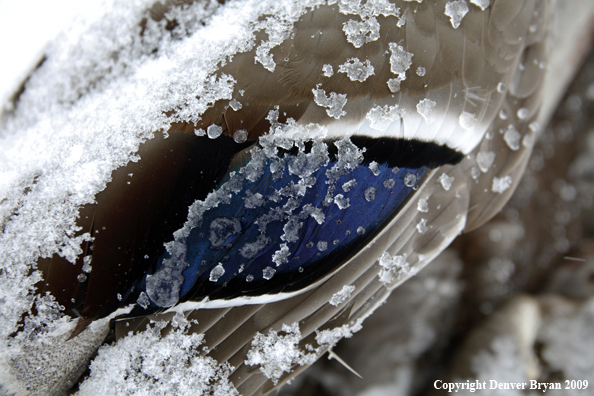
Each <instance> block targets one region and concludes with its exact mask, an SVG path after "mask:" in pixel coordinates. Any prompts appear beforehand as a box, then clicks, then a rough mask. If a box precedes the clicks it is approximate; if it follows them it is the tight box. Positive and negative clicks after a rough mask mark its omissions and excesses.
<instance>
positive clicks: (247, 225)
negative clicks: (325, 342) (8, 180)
mask: <svg viewBox="0 0 594 396" xmlns="http://www.w3.org/2000/svg"><path fill="white" fill-rule="evenodd" d="M295 158H296V156H295V155H294V154H290V153H286V154H285V157H284V160H285V163H289V162H290V161H291V160H295ZM338 161H339V160H338V158H332V157H330V158H329V159H328V160H327V162H326V163H325V164H323V165H321V166H319V167H317V169H315V171H313V172H312V173H311V174H310V175H308V177H307V180H314V181H313V182H310V184H309V186H308V187H307V188H301V189H300V188H298V186H299V185H300V181H301V184H303V180H304V179H303V178H302V177H300V176H297V175H295V174H292V173H291V172H289V171H288V169H286V168H287V167H285V169H284V170H283V171H282V174H281V173H280V172H278V168H275V166H276V165H277V164H278V163H277V161H273V160H272V159H267V160H266V161H265V163H264V166H263V171H262V172H261V173H260V177H259V178H257V179H256V180H254V181H250V180H248V179H247V178H244V179H243V181H242V183H243V184H242V188H241V189H240V191H239V192H237V193H233V194H231V197H230V199H228V200H226V202H224V203H223V202H222V203H219V204H218V205H217V206H216V207H213V208H211V209H208V210H206V211H205V212H204V213H203V215H202V218H201V221H200V222H199V224H198V226H196V227H194V228H193V229H192V230H191V232H190V234H189V236H188V237H187V238H186V239H185V243H186V248H187V251H186V260H187V264H188V266H187V268H185V270H183V272H182V274H181V275H182V276H183V283H182V284H181V287H180V289H179V299H180V300H186V299H192V300H200V299H202V298H204V297H207V296H208V297H209V298H210V299H215V298H227V299H228V298H233V297H238V296H254V295H261V294H272V293H279V292H292V291H296V290H299V289H302V288H304V287H306V286H308V285H309V284H311V283H313V282H315V281H316V280H319V279H320V278H322V277H323V276H325V275H327V274H328V273H330V272H332V271H333V270H334V269H336V268H337V267H338V266H340V265H342V264H343V263H344V261H345V260H347V259H348V258H349V257H350V256H352V255H353V254H355V253H356V252H358V251H359V250H360V248H361V247H362V246H364V245H365V244H366V243H367V242H368V241H369V240H370V239H371V238H372V237H373V236H374V235H375V234H376V233H377V232H378V231H379V230H381V229H382V228H383V227H384V225H385V224H386V223H387V222H388V221H389V220H390V219H391V218H392V217H393V216H394V214H395V213H396V212H397V211H398V210H399V208H400V207H401V205H402V204H403V203H404V202H406V200H407V197H409V196H410V195H411V194H412V193H413V192H414V186H413V184H414V181H415V180H419V179H420V178H421V177H422V176H423V175H424V174H425V172H426V171H427V167H425V166H420V167H418V168H406V167H400V168H397V167H391V166H390V165H389V164H387V163H386V164H377V163H372V164H371V166H369V163H365V162H364V161H363V158H362V157H361V160H360V161H359V163H358V164H356V166H350V168H348V167H347V168H348V169H346V170H343V171H342V172H340V173H339V174H340V176H339V177H338V178H336V177H335V176H334V177H333V174H332V169H336V167H337V163H338ZM340 165H341V164H338V166H339V167H340ZM343 169H344V168H343ZM312 178H313V179H312ZM291 190H294V191H291ZM287 191H289V192H287ZM164 258H168V255H167V254H165V256H164ZM157 271H159V268H157V269H156V271H155V272H157ZM143 283H144V282H143ZM142 286H144V285H142ZM151 305H152V306H153V307H154V308H157V307H158V306H157V305H156V304H155V303H154V302H153V303H152V304H151Z"/></svg>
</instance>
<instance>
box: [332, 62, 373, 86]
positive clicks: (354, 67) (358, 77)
mask: <svg viewBox="0 0 594 396" xmlns="http://www.w3.org/2000/svg"><path fill="white" fill-rule="evenodd" d="M338 72H339V73H346V75H347V77H348V78H349V80H351V81H359V82H363V81H365V80H367V78H369V76H373V75H374V74H375V68H374V67H373V66H371V63H370V62H369V60H366V61H365V62H361V61H360V60H359V58H349V59H347V61H346V62H345V63H343V64H342V65H340V66H338Z"/></svg>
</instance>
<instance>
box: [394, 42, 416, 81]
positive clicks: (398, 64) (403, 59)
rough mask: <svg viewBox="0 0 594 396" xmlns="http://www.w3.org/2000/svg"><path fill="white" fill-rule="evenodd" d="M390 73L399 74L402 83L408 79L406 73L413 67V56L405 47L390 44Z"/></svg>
mask: <svg viewBox="0 0 594 396" xmlns="http://www.w3.org/2000/svg"><path fill="white" fill-rule="evenodd" d="M389 45H390V53H391V55H390V71H391V72H392V73H394V74H397V75H398V77H399V78H400V81H402V80H405V79H406V71H407V70H408V69H409V68H410V66H411V65H412V57H413V54H412V53H410V52H407V51H406V50H405V49H404V47H403V46H401V45H398V44H397V43H390V44H389Z"/></svg>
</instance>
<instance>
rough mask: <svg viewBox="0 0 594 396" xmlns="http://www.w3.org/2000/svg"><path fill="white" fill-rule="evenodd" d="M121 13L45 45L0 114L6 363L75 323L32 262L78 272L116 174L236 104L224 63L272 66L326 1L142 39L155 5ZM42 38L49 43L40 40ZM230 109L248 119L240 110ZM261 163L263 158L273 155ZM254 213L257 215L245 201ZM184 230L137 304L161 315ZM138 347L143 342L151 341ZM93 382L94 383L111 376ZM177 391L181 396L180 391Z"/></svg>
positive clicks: (250, 2)
mask: <svg viewBox="0 0 594 396" xmlns="http://www.w3.org/2000/svg"><path fill="white" fill-rule="evenodd" d="M113 3H114V4H112V5H110V6H109V7H106V8H105V9H101V10H100V12H98V13H95V14H94V15H92V16H91V18H92V19H87V20H86V21H85V20H75V21H74V22H73V23H74V24H73V26H72V27H71V28H68V29H69V30H68V31H67V32H66V33H64V34H61V36H60V37H59V39H57V40H55V41H53V42H52V43H50V44H48V46H47V47H46V50H45V54H46V57H47V59H46V61H45V62H44V63H43V65H42V66H41V67H40V68H39V69H38V70H37V71H35V72H34V73H33V74H32V76H31V78H30V79H29V81H28V82H27V89H26V90H25V91H24V92H23V93H22V95H21V96H20V98H19V102H18V105H17V106H16V107H14V108H11V107H10V106H9V107H3V108H2V111H3V112H4V113H3V114H2V119H1V122H0V139H1V142H2V144H1V145H0V172H1V174H2V178H1V180H0V196H1V197H2V198H3V199H2V201H1V202H0V214H2V218H1V219H0V222H1V223H2V225H3V233H2V234H1V235H0V260H1V261H2V263H3V265H4V266H5V267H4V268H3V269H4V271H2V273H0V301H2V304H0V354H2V355H8V354H10V353H13V351H14V353H17V355H15V356H18V350H19V348H20V345H21V344H20V343H21V342H25V341H26V339H27V337H28V336H27V334H28V335H31V334H33V333H32V331H33V330H32V329H46V330H43V331H42V332H40V333H36V337H37V336H39V337H42V336H45V335H44V334H46V333H47V334H49V333H51V332H52V331H53V330H54V329H55V326H58V325H61V324H63V322H67V321H68V318H66V317H64V316H63V313H62V312H61V309H60V307H59V306H58V305H57V304H56V303H55V301H54V300H52V299H51V298H45V297H40V296H35V294H34V290H35V286H34V285H35V284H37V283H38V282H40V281H41V275H40V273H39V272H37V271H36V267H35V262H36V261H37V259H38V258H39V257H50V256H52V255H53V254H59V255H61V256H63V257H65V258H66V259H67V260H69V261H71V262H74V261H75V260H76V258H77V257H78V256H79V255H80V254H81V253H82V249H81V243H82V242H83V241H89V240H90V238H91V236H90V235H88V234H82V235H79V234H80V229H79V228H78V227H77V225H76V220H77V216H78V214H79V209H80V207H82V206H83V205H85V204H89V203H92V202H94V200H95V195H96V194H97V193H98V192H100V191H102V190H103V189H104V188H105V186H106V184H107V183H108V182H109V181H110V178H111V173H112V171H113V170H114V169H117V168H120V167H121V166H124V165H125V164H127V163H128V162H129V161H138V156H137V155H136V154H135V153H136V152H137V151H138V148H139V146H140V145H141V144H142V143H143V142H144V141H146V140H147V139H151V138H153V137H154V136H155V134H159V133H160V132H156V131H167V130H168V129H169V127H170V125H171V124H172V123H174V122H187V123H196V122H197V121H198V120H199V117H200V115H201V114H202V113H203V112H204V111H205V110H206V109H207V108H208V107H209V106H212V104H213V103H214V102H215V101H218V100H231V99H232V94H233V91H234V84H235V79H234V77H233V76H230V75H224V74H223V75H217V74H216V71H217V70H218V69H219V67H220V65H221V63H223V62H227V61H228V60H229V58H230V57H232V56H233V55H234V54H236V53H238V52H245V51H248V50H250V49H252V48H254V47H255V46H258V48H262V51H259V52H258V54H259V55H261V56H260V58H259V60H261V61H262V62H263V63H264V64H265V63H266V59H267V58H266V56H265V55H266V51H267V50H268V51H270V49H272V48H274V46H275V45H277V44H276V43H278V42H279V40H282V38H283V37H285V36H286V34H287V33H289V32H290V30H291V27H292V25H293V22H294V21H296V20H297V19H298V18H299V17H300V16H301V15H303V14H304V13H305V12H306V11H308V10H310V9H312V8H313V7H316V5H318V4H321V3H322V2H321V1H315V0H314V1H310V2H307V4H303V3H302V2H293V1H275V2H262V1H256V0H242V1H237V2H231V3H228V4H226V5H225V6H224V7H221V6H220V5H219V4H218V2H216V1H204V2H196V3H194V4H192V5H189V6H188V5H184V6H183V7H181V6H180V7H177V8H175V7H174V8H173V9H172V10H171V11H170V12H169V13H167V14H166V15H165V18H164V19H163V20H162V21H160V22H155V21H153V20H152V19H150V18H149V19H148V20H147V22H146V27H145V30H144V34H143V35H142V36H141V35H139V31H140V22H141V20H142V19H143V18H145V16H146V13H147V7H148V6H149V5H151V4H152V3H153V2H152V1H148V0H147V1H143V0H134V1H123V0H122V1H120V0H116V1H114V2H113ZM182 8H183V9H184V12H181V10H182ZM261 16H266V18H260V17H261ZM174 19H175V21H176V22H177V23H178V25H177V26H176V27H175V28H174V29H173V30H168V29H167V28H166V25H167V24H168V23H169V22H170V21H173V20H174ZM89 21H90V23H87V22H89ZM254 21H257V22H254ZM258 31H264V32H265V33H267V34H268V39H267V41H266V42H264V43H260V42H257V41H256V39H255V37H256V33H257V32H258ZM36 34H38V35H39V36H44V32H43V31H37V32H36ZM50 36H51V34H48V35H45V38H48V37H50ZM268 53H269V52H268ZM196 54H200V56H199V57H197V56H196ZM256 60H258V59H256ZM262 62H261V63H262ZM331 99H332V96H331V97H330V98H329V100H331ZM345 101H346V98H345ZM343 105H344V103H343ZM230 106H231V108H232V109H233V108H235V109H236V110H237V109H239V106H238V104H237V103H235V102H233V101H231V103H230ZM337 112H340V110H339V109H338V110H337ZM195 133H196V134H198V135H201V134H206V135H208V136H209V137H210V138H213V139H214V138H217V137H218V136H220V135H221V133H222V128H220V126H211V127H210V128H208V130H207V131H202V130H199V129H197V130H196V131H195ZM245 137H246V136H245V135H244V133H243V132H239V131H238V133H237V134H236V136H234V138H235V139H236V140H238V141H242V140H243V139H245ZM261 156H262V158H264V157H263V156H264V154H261ZM254 157H257V153H255V154H254ZM259 172H261V167H260V168H259V167H258V163H256V162H254V164H250V165H249V166H248V167H246V169H245V172H244V175H245V176H242V177H245V178H247V179H252V178H257V177H258V174H259ZM237 180H238V178H237V177H236V178H235V179H233V182H235V183H236V184H233V183H229V184H228V185H227V186H226V187H225V189H224V191H222V192H221V193H220V194H219V195H218V196H217V197H213V198H212V200H211V201H209V202H208V203H206V204H200V205H196V206H193V209H194V211H193V212H191V218H190V219H189V220H188V222H189V223H188V227H191V225H192V224H193V223H192V222H193V221H194V220H195V219H196V218H197V213H199V208H204V207H205V206H204V205H206V206H208V205H209V204H212V201H214V200H217V201H218V202H220V200H221V199H222V198H224V197H225V196H226V195H228V194H229V193H230V192H231V191H233V189H235V188H237ZM257 200H258V197H257V196H256V197H255V201H253V202H251V204H252V205H254V204H257ZM246 205H250V202H248V201H247V200H246ZM312 215H313V214H312ZM219 225H221V224H219ZM223 225H224V224H223ZM227 225H228V226H230V228H228V229H227V228H225V227H222V228H217V226H216V223H215V225H214V226H213V229H212V230H211V231H213V233H212V235H209V239H210V240H211V243H212V242H214V244H217V245H218V244H224V243H225V242H226V240H227V238H228V237H230V236H232V235H233V232H236V229H237V228H236V223H234V222H233V221H232V220H231V223H229V222H227ZM186 231H187V229H186V228H184V229H182V230H180V232H179V233H177V234H176V238H177V237H179V238H178V239H176V240H175V241H172V242H171V243H168V244H167V249H168V251H169V253H170V254H171V255H172V258H171V260H170V261H167V262H165V263H164V265H163V267H162V270H160V271H159V272H157V273H156V274H154V275H153V276H151V277H149V278H147V291H148V293H149V295H148V296H147V294H145V293H142V294H141V295H140V298H139V301H138V303H139V305H141V306H145V307H146V306H148V304H149V297H151V298H153V297H154V298H153V302H156V303H158V304H162V306H169V305H170V304H172V303H174V302H175V301H176V300H175V298H174V295H175V294H176V293H175V289H176V287H177V286H179V281H180V279H181V280H183V278H180V276H181V275H180V274H181V270H182V269H183V268H184V265H185V261H184V257H185V248H183V246H182V245H183V243H182V242H183V238H184V235H187V234H185V232H186ZM211 237H212V238H211ZM225 237H227V238H225ZM86 264H89V263H86ZM90 270H91V267H90V265H85V270H84V273H88V272H87V271H90ZM81 275H83V276H84V274H81ZM215 275H216V274H215ZM172 281H173V283H171V282H172ZM165 284H167V285H168V286H169V292H167V290H165V288H164V287H163V286H164V285H165ZM32 310H34V311H32ZM30 312H37V315H36V316H35V315H33V314H31V315H30V319H31V320H29V321H27V323H28V324H27V325H26V328H25V329H23V331H22V332H21V333H19V335H17V337H16V338H14V339H12V341H11V342H12V345H9V344H8V342H7V339H8V336H9V335H10V334H12V333H14V332H15V331H16V329H17V326H18V325H19V323H20V322H21V318H22V317H23V315H24V314H27V313H30ZM29 326H30V327H29ZM137 340H139V341H140V340H143V338H142V336H141V337H138V338H137ZM144 340H146V338H144ZM118 345H125V344H116V345H115V346H114V347H113V348H114V350H115V349H118V348H119V346H118ZM110 348H112V347H110V346H107V347H105V349H104V351H105V352H102V353H103V355H101V354H100V356H106V355H105V354H108V353H109V352H107V351H108V350H109V349H110ZM149 352H150V351H147V353H149ZM94 364H95V366H94V370H95V373H97V372H99V371H101V370H102V369H101V368H100V367H99V366H100V365H101V364H107V363H106V360H101V359H99V360H97V361H96V362H95V363H94ZM189 367H190V366H188V367H186V368H189ZM105 369H106V370H107V369H109V367H105ZM94 375H95V377H94V378H96V379H97V381H99V380H100V378H102V377H99V376H97V374H94ZM133 378H140V377H136V376H135V375H132V374H131V377H130V382H126V384H132V383H133V381H134V380H133ZM163 378H164V377H163ZM198 378H199V377H198V376H197V377H196V379H198ZM103 380H106V379H105V378H103V379H101V381H103ZM122 381H123V380H122ZM186 382H187V383H191V381H190V380H188V381H186ZM149 383H150V381H149ZM149 385H150V384H147V385H146V386H149ZM97 386H99V385H97ZM122 386H128V385H122ZM130 386H131V385H130ZM116 388H117V387H115V386H114V387H113V389H116ZM105 389H109V388H105ZM118 389H119V388H118ZM122 389H123V388H122ZM143 389H144V388H143ZM164 389H167V388H164ZM196 389H200V388H199V387H197V388H196ZM124 393H125V392H124V391H122V394H124ZM141 393H142V392H141ZM171 393H172V394H183V392H178V391H175V390H173V389H172V390H171ZM96 394H101V392H99V393H96Z"/></svg>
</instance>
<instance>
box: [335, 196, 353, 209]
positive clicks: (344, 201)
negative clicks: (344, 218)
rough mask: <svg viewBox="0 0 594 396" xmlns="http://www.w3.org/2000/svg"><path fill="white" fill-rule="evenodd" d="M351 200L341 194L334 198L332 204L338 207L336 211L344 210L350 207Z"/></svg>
mask: <svg viewBox="0 0 594 396" xmlns="http://www.w3.org/2000/svg"><path fill="white" fill-rule="evenodd" d="M350 201H351V200H350V199H349V198H346V197H345V196H344V195H342V194H337V195H336V196H335V197H334V203H335V204H336V206H338V209H346V208H348V207H349V206H351V202H350Z"/></svg>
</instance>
